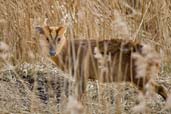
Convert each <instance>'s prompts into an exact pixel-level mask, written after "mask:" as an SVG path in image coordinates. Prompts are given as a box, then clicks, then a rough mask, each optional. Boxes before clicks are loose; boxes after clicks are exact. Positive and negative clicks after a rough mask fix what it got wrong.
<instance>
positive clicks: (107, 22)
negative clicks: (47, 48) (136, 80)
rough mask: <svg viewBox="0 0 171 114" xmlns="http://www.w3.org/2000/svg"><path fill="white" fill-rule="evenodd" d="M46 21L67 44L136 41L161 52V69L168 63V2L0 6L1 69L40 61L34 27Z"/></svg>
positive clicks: (51, 0) (19, 1) (9, 2)
mask: <svg viewBox="0 0 171 114" xmlns="http://www.w3.org/2000/svg"><path fill="white" fill-rule="evenodd" d="M46 17H48V19H49V25H53V26H59V25H64V26H66V27H67V33H66V38H68V39H99V40H100V39H112V38H122V39H139V40H143V41H144V42H146V43H150V44H152V45H154V46H155V48H156V50H158V52H161V54H162V57H163V59H162V60H163V61H162V64H168V63H169V62H170V60H171V51H170V45H171V40H170V38H171V1H170V0H29V1H26V0H25V1H24V0H0V41H1V43H0V52H3V54H2V55H0V57H1V58H3V60H1V61H0V68H3V66H4V65H9V64H13V65H18V64H21V63H23V62H25V61H27V62H30V63H32V62H35V61H41V57H42V56H44V55H43V54H41V53H40V47H39V45H38V44H39V40H38V38H39V36H38V34H37V33H36V32H35V27H36V26H41V25H43V23H44V19H45V18H46ZM4 54H8V56H6V55H5V56H4ZM4 58H5V59H4ZM4 61H5V64H4ZM111 88H112V87H111ZM99 93H101V92H99ZM101 94H104V93H101ZM33 96H34V95H33ZM119 97H120V96H119ZM70 99H71V101H72V102H75V104H79V103H77V102H76V101H74V100H75V99H74V98H70ZM85 99H86V98H85ZM100 99H101V98H99V99H98V101H99V102H102V103H105V101H101V100H100ZM140 99H141V98H140ZM87 100H88V101H91V99H87ZM69 103H70V102H69ZM87 105H88V104H87ZM89 105H92V107H93V106H95V105H97V104H96V103H95V104H89ZM120 105H121V104H119V102H118V105H117V106H118V107H119V106H120ZM99 107H102V106H99ZM33 108H34V107H33ZM69 108H70V107H69ZM80 108H82V107H81V106H80ZM103 108H104V111H105V112H108V110H107V108H105V107H103ZM120 108H121V107H119V108H118V113H119V110H120ZM88 110H90V109H87V112H88ZM111 110H112V109H111ZM33 111H34V110H33Z"/></svg>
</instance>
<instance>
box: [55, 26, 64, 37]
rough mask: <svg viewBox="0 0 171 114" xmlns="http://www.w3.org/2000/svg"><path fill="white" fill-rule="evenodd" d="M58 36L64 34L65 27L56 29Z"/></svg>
mask: <svg viewBox="0 0 171 114" xmlns="http://www.w3.org/2000/svg"><path fill="white" fill-rule="evenodd" d="M57 32H58V35H64V34H65V32H66V29H65V27H63V26H61V27H59V28H58V29H57Z"/></svg>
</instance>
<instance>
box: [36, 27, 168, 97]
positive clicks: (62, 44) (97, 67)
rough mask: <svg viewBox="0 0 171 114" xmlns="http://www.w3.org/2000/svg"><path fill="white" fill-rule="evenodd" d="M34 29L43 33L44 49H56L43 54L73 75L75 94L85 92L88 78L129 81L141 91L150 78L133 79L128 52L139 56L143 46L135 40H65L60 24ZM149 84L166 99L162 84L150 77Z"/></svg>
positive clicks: (147, 76)
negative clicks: (75, 87)
mask: <svg viewBox="0 0 171 114" xmlns="http://www.w3.org/2000/svg"><path fill="white" fill-rule="evenodd" d="M37 30H38V32H39V33H40V34H42V35H43V36H44V37H43V38H42V40H45V46H43V47H44V48H45V50H47V52H48V51H50V47H53V48H55V50H56V54H55V55H54V56H49V54H48V53H46V54H47V56H49V57H50V58H51V59H52V60H53V61H54V62H55V63H56V64H57V66H58V67H59V68H61V69H62V70H64V71H66V72H71V73H72V75H73V76H75V77H76V83H77V93H78V95H81V94H82V93H83V92H84V91H85V88H86V85H87V84H86V83H87V80H88V79H92V80H99V81H101V82H123V81H124V82H131V83H133V84H134V85H136V86H137V87H138V89H139V90H141V91H144V89H145V85H146V84H147V83H148V82H149V80H151V76H150V75H145V76H144V77H141V78H136V75H137V70H136V67H137V66H136V64H135V61H136V60H135V59H134V58H133V57H132V54H133V53H138V54H140V55H143V53H142V49H143V45H142V44H141V43H139V42H135V41H125V40H121V39H112V40H103V41H97V40H69V39H66V38H65V37H64V33H65V28H64V27H59V28H57V27H48V26H46V27H38V28H37ZM52 33H53V34H52ZM57 38H60V41H57V40H56V39H57ZM47 39H49V40H47ZM97 50H98V51H97ZM42 51H43V50H42ZM95 51H96V52H95ZM98 56H99V57H98ZM151 65H155V66H156V67H157V68H158V67H159V64H158V63H150V65H149V66H151ZM150 84H151V85H152V86H153V87H154V89H155V91H156V92H157V93H158V94H160V95H161V96H162V97H163V98H164V99H166V98H167V94H166V91H165V89H164V88H163V87H162V86H160V85H159V84H158V83H157V82H155V81H154V80H153V81H151V82H150Z"/></svg>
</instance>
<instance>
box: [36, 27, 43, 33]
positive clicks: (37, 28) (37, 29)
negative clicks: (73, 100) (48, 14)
mask: <svg viewBox="0 0 171 114" xmlns="http://www.w3.org/2000/svg"><path fill="white" fill-rule="evenodd" d="M35 29H36V32H38V33H39V34H44V30H43V28H42V27H36V28H35Z"/></svg>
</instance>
